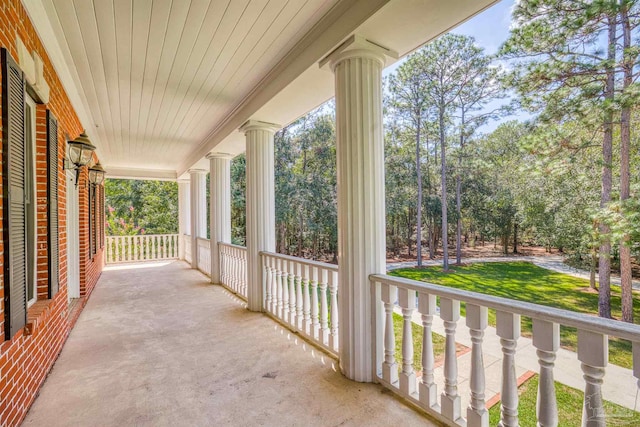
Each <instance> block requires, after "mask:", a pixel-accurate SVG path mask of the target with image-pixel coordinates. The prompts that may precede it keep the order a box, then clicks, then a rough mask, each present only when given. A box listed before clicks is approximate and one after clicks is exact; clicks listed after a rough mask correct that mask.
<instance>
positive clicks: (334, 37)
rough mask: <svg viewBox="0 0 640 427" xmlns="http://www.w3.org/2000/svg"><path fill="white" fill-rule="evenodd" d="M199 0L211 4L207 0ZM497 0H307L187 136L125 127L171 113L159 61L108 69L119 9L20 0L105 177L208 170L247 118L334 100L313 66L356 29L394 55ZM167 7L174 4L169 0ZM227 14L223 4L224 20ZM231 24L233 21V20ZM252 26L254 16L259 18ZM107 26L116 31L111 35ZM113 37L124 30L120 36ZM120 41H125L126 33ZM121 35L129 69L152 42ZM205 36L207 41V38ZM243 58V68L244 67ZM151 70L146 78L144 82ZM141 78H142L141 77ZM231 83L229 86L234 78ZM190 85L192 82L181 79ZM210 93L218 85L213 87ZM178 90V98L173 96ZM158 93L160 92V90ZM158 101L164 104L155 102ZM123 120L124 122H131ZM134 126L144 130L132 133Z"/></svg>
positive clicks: (181, 113) (170, 20)
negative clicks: (107, 13)
mask: <svg viewBox="0 0 640 427" xmlns="http://www.w3.org/2000/svg"><path fill="white" fill-rule="evenodd" d="M203 1H204V3H210V2H207V1H206V0H203ZM495 2H496V0H482V1H474V0H461V1H456V2H447V1H445V0H422V1H410V0H394V1H390V0H337V1H317V2H314V7H316V8H317V10H316V14H309V17H308V19H306V21H304V22H300V23H298V26H299V28H300V29H302V30H304V31H301V32H299V33H296V34H295V36H293V38H291V40H290V41H289V43H288V44H285V43H284V42H282V43H283V46H282V49H285V48H286V50H282V51H280V52H278V54H277V55H275V56H274V59H277V61H275V62H274V63H273V65H272V66H270V68H268V69H267V68H264V67H263V68H264V70H263V71H262V72H261V73H258V72H256V73H254V74H251V76H252V78H251V79H249V78H247V79H240V80H242V81H240V82H237V84H238V86H237V87H238V89H237V90H236V91H235V92H234V94H233V95H234V96H233V97H232V99H229V100H225V102H224V103H222V104H224V105H222V104H221V106H216V107H215V108H216V110H215V112H216V113H215V114H208V113H206V112H205V114H202V113H201V112H200V109H197V113H198V114H199V115H198V116H197V117H198V119H193V120H194V121H193V122H191V123H190V124H189V125H190V126H192V127H193V128H194V129H189V132H186V130H185V126H187V125H185V124H184V123H182V122H180V123H179V124H178V125H176V126H173V125H172V126H173V127H171V126H168V125H166V124H165V123H158V122H156V124H157V126H156V127H161V126H164V127H163V129H165V130H166V132H164V133H162V132H160V131H157V129H153V126H151V125H149V124H148V122H147V124H146V126H142V125H140V124H138V126H137V127H136V128H135V129H133V125H132V124H131V123H133V121H135V120H142V118H141V117H147V120H148V119H149V117H148V115H152V114H155V113H156V112H157V114H158V116H157V117H165V116H167V115H168V114H170V112H169V111H165V109H166V108H168V107H165V106H164V104H162V101H164V98H157V97H156V92H155V91H156V86H158V87H160V86H162V85H163V84H164V83H165V82H164V81H163V80H162V78H163V77H164V75H163V73H165V70H164V68H163V63H161V61H160V60H158V61H156V62H155V63H153V62H152V61H149V62H150V63H149V64H148V65H147V64H146V63H145V67H144V68H143V69H142V71H143V74H142V78H141V79H140V78H139V77H140V76H135V75H133V72H132V73H130V74H129V76H130V78H129V80H128V81H127V80H126V79H125V80H122V79H121V77H122V73H121V72H120V70H118V69H114V68H113V65H110V62H108V61H115V64H117V65H116V68H118V67H121V66H122V62H119V60H121V59H122V58H123V55H124V54H122V53H121V52H114V51H112V50H109V49H108V48H107V47H106V46H103V45H101V44H100V42H101V41H102V40H103V39H104V40H110V39H109V38H108V37H112V38H113V41H114V42H117V43H120V39H116V38H115V37H116V35H115V31H117V30H120V28H108V24H109V23H111V24H112V25H113V26H114V27H115V26H117V25H119V24H120V21H119V20H116V18H118V19H120V18H121V17H120V16H119V15H118V13H121V10H120V9H119V8H118V5H116V4H115V3H110V2H105V3H106V6H104V5H103V4H102V3H101V5H100V6H99V7H100V8H102V7H106V8H109V7H111V8H113V11H114V17H113V18H109V19H106V20H105V18H103V17H101V16H99V15H100V14H99V13H97V12H96V11H95V10H93V9H92V8H90V7H88V6H86V5H85V6H83V8H80V9H83V10H84V9H87V8H88V9H87V10H84V11H83V10H80V11H77V10H75V8H71V9H70V8H69V7H68V6H63V4H62V3H60V2H57V1H56V0H44V1H42V2H24V5H25V8H26V9H27V11H28V13H29V15H30V18H31V19H32V20H33V22H34V24H35V27H36V29H37V31H38V33H39V35H40V38H41V39H42V40H43V41H44V44H45V47H46V49H47V52H48V53H49V56H50V57H51V60H52V62H53V65H54V67H55V68H56V71H57V72H58V74H59V75H60V77H61V79H62V82H63V84H64V86H65V89H66V91H67V93H68V95H69V98H70V100H71V102H72V104H73V105H74V107H75V109H76V111H78V115H79V117H80V120H81V121H82V122H83V125H84V126H85V127H86V128H88V129H91V131H90V132H91V136H92V140H93V141H94V142H95V143H96V145H97V146H98V150H99V151H100V158H101V161H102V163H103V164H104V166H105V168H106V169H107V172H108V176H109V177H112V178H114V177H118V178H142V179H176V178H180V177H186V175H185V174H186V171H187V170H189V169H191V168H202V167H207V165H208V162H207V160H206V159H205V156H206V155H207V153H209V152H211V151H218V152H225V153H230V154H234V155H235V154H239V153H242V152H243V151H244V149H245V147H244V137H243V135H242V133H241V132H239V131H238V128H239V127H240V126H241V125H242V124H243V123H244V122H246V121H247V120H260V121H267V122H272V123H281V124H283V125H284V124H288V123H291V122H292V121H294V120H295V119H297V118H298V117H300V116H302V115H304V114H305V113H307V112H308V111H310V110H312V109H313V108H315V107H317V106H318V105H320V104H322V103H323V102H325V101H327V100H328V99H330V98H331V97H333V96H334V84H333V82H334V76H333V74H332V73H330V72H327V71H325V70H322V69H321V68H320V67H319V65H318V62H319V61H320V60H321V59H322V58H324V57H325V56H326V55H327V54H329V53H330V52H332V51H333V50H334V49H335V48H336V47H338V46H339V45H340V44H341V43H343V42H344V41H345V40H346V39H348V38H349V37H350V36H353V35H355V34H357V35H358V36H360V37H363V38H365V39H367V40H369V41H371V42H373V43H376V44H380V45H382V46H384V47H386V48H388V49H391V50H393V51H396V52H398V54H399V56H400V57H403V56H405V55H407V54H408V53H410V52H411V51H413V50H415V49H416V48H418V47H419V46H421V45H422V44H424V43H426V42H428V41H430V40H432V39H433V38H435V37H437V36H438V35H440V34H442V33H445V32H447V31H449V30H450V29H452V28H453V27H455V26H457V25H459V24H460V23H462V22H463V21H465V20H467V19H469V18H470V17H472V16H474V15H475V14H477V13H479V12H481V11H482V10H484V9H486V8H488V7H490V6H491V5H492V4H493V3H495ZM201 3H202V2H201ZM154 7H155V6H154ZM169 7H170V8H171V6H169ZM251 7H255V6H253V5H252V4H247V5H246V8H245V10H249V9H247V8H251ZM276 7H280V6H278V5H272V4H271V3H269V4H265V5H264V6H263V9H262V12H261V14H260V17H262V16H263V15H262V14H263V13H264V14H266V15H268V16H270V17H271V18H269V19H271V21H269V19H267V18H265V21H264V22H262V21H260V22H262V23H261V25H264V26H269V25H272V24H273V25H276V24H278V19H279V17H280V15H282V14H284V13H287V9H286V8H285V7H284V6H282V9H280V13H276V12H275V11H274V12H270V9H272V8H276ZM89 9H91V10H89ZM176 9H177V11H174V10H173V8H171V11H170V12H167V15H166V19H167V22H166V25H165V28H164V33H162V32H160V33H158V36H164V37H169V36H170V31H171V28H170V26H171V25H173V26H176V25H178V26H179V22H178V23H176V22H177V18H175V16H176V15H175V14H179V13H180V9H179V8H176ZM72 10H73V13H74V14H76V15H77V16H74V17H68V16H67V17H65V14H69V13H71V11H72ZM92 10H93V12H94V14H95V15H96V16H93V17H92V20H93V22H90V23H78V24H77V28H76V27H74V28H72V29H70V28H68V27H69V26H70V25H68V24H67V27H63V25H65V23H68V22H71V21H70V19H71V18H73V19H76V21H79V20H80V18H82V17H84V16H85V15H84V14H86V13H88V12H91V11H92ZM136 10H137V9H136ZM148 11H149V16H146V15H144V13H142V12H140V13H137V12H136V11H133V12H132V16H131V17H130V18H131V20H130V22H131V27H132V28H134V27H136V26H137V25H138V24H139V25H147V26H148V28H149V31H150V32H151V31H153V30H154V29H155V27H154V26H153V25H155V24H154V22H155V21H153V20H154V19H156V18H154V17H153V15H151V12H152V10H151V8H149V10H148ZM155 11H156V9H155V8H154V9H153V12H154V13H155ZM143 12H144V11H143ZM182 13H185V12H182ZM226 13H227V10H226V9H225V16H226ZM243 14H244V12H243ZM266 15H265V16H266ZM242 16H244V15H242ZM242 16H241V17H242ZM296 16H297V15H296ZM174 18H175V19H176V20H174ZM187 18H188V17H187ZM187 18H184V21H183V24H184V25H185V26H186V25H188V22H187ZM221 19H222V18H221ZM238 22H240V20H239V18H238ZM256 22H258V20H257V18H256ZM291 22H294V18H291ZM278 25H279V24H278ZM288 25H289V24H288ZM291 25H292V24H291ZM161 27H162V26H160V27H159V28H161ZM284 28H285V29H286V28H287V27H284ZM174 30H175V29H174ZM183 30H184V29H183ZM111 31H113V32H114V34H111ZM131 31H133V30H131ZM176 31H177V30H176ZM234 31H235V29H234ZM247 31H250V29H249V30H247ZM283 31H284V30H283ZM243 34H244V37H247V33H241V34H240V35H239V36H242V35H243ZM70 35H74V36H75V37H79V38H80V39H81V42H82V43H83V44H84V50H85V53H84V56H82V55H80V56H79V55H78V44H77V43H76V44H74V41H73V37H69V36H70ZM118 37H121V36H120V35H118ZM124 37H127V36H126V34H125V36H124ZM128 37H129V39H127V40H129V41H131V51H130V52H128V54H129V56H126V55H125V56H124V58H125V60H128V61H131V66H132V68H131V70H133V68H134V66H135V61H137V57H138V56H145V55H147V54H148V53H147V52H146V50H145V49H151V48H155V45H154V44H153V42H152V41H151V40H150V39H148V40H147V44H140V43H139V46H138V45H136V44H135V43H134V41H135V40H134V39H133V38H134V36H133V35H131V34H130V35H129V36H128ZM181 37H182V35H181ZM230 37H231V36H230ZM132 40H133V41H132ZM211 42H214V40H213V38H212V39H211ZM277 42H278V41H277V40H276V41H274V43H277ZM167 43H168V42H167ZM92 46H96V47H97V48H99V50H100V52H97V53H95V54H91V53H89V54H87V53H86V51H88V50H90V49H91V47H92ZM253 47H255V46H253ZM159 49H160V50H158V51H157V52H156V53H160V54H166V52H164V51H163V50H162V49H164V42H163V44H162V46H161V47H159ZM181 52H182V50H175V51H173V53H172V54H173V57H167V58H166V61H174V62H175V61H176V58H178V60H180V57H178V56H179V54H180V53H181ZM258 53H259V52H258ZM98 54H100V56H98ZM190 54H191V52H190V53H189V55H190ZM256 54H257V53H256ZM114 55H115V56H114ZM234 55H235V54H234ZM249 57H250V55H247V57H246V58H244V59H243V58H240V57H238V58H236V57H235V56H233V57H230V59H229V63H227V64H225V68H224V70H226V65H229V64H231V63H233V61H236V62H237V61H242V64H240V65H239V66H238V67H237V70H238V72H239V73H240V74H245V73H248V72H249V71H250V70H247V68H248V63H249V62H251V61H248V62H247V58H249ZM103 58H104V59H103ZM163 58H164V57H163ZM245 63H247V66H243V64H245ZM125 64H126V62H125ZM98 65H100V67H98ZM154 66H155V67H156V68H154ZM224 70H223V71H221V70H220V67H219V68H218V69H215V67H213V68H212V69H211V70H205V72H208V74H207V79H210V80H207V79H205V80H203V81H196V80H194V81H191V82H188V81H186V80H181V79H177V80H175V81H174V80H171V78H169V77H171V76H169V77H167V80H166V84H167V87H168V90H175V91H179V89H180V88H181V87H182V88H184V93H185V95H184V96H187V97H188V96H189V95H190V94H192V92H194V91H197V89H198V86H197V85H198V84H199V85H201V87H205V88H206V87H207V85H209V84H213V83H211V81H216V82H217V80H219V79H221V78H222V79H224V78H227V77H228V76H227V74H230V73H229V71H227V72H226V73H227V74H225V73H224ZM223 74H225V75H223ZM147 76H148V79H147ZM154 76H155V79H154V80H153V84H151V83H149V82H150V81H151V80H152V78H153V77H154ZM159 76H160V78H159ZM137 77H138V78H137ZM118 78H120V80H118ZM145 79H147V80H148V81H149V82H147V81H139V80H145ZM229 81H230V82H232V80H229ZM113 82H116V83H117V84H119V85H120V84H122V85H124V86H125V87H126V88H129V92H128V93H129V95H130V96H131V99H133V100H135V101H137V100H138V98H137V96H138V95H136V93H135V91H134V89H136V90H137V88H138V86H140V89H139V90H140V95H139V96H140V97H142V98H143V99H142V101H140V103H139V104H137V105H138V106H139V108H138V110H140V111H136V108H135V106H136V104H135V102H134V104H133V105H132V104H131V102H129V104H128V105H129V106H130V107H131V108H125V109H124V110H118V105H121V103H122V102H123V101H122V100H115V99H113V95H111V96H110V94H112V93H113V92H110V91H109V88H111V86H110V84H111V85H113V84H114V83H113ZM187 83H189V84H188V85H187ZM171 85H177V86H179V87H172V86H171ZM180 85H182V86H180ZM214 86H215V85H214ZM214 86H212V88H214ZM118 88H119V89H120V91H121V92H120V93H119V95H118V96H120V95H122V94H124V95H126V94H127V91H126V90H125V91H124V92H123V91H122V86H118ZM163 90H164V88H163ZM215 90H218V89H217V88H215ZM145 91H147V92H148V93H147V92H145ZM149 91H150V92H149ZM178 95H182V94H181V93H178ZM207 95H209V93H207ZM218 95H220V96H222V95H223V94H222V92H220V93H218ZM157 96H158V97H159V96H160V94H158V95H157ZM164 96H165V95H164V92H162V97H164ZM167 96H168V95H167ZM218 98H219V96H216V98H215V99H214V98H212V97H211V96H209V97H207V96H203V97H201V98H197V99H196V97H195V96H194V100H196V102H202V103H203V105H206V104H207V103H211V104H215V103H216V102H220V101H219V100H218ZM158 99H160V101H158ZM101 101H103V102H101ZM156 102H159V103H160V104H161V105H156ZM106 104H110V105H106ZM171 108H173V107H171ZM174 110H175V109H174ZM187 110H188V111H187ZM114 111H118V113H119V117H118V116H117V115H116V114H113V112H114ZM193 111H196V110H194V107H192V105H191V104H189V103H188V102H187V103H186V105H183V103H181V104H180V109H179V110H178V112H177V117H187V116H189V118H191V116H190V114H192V112H193ZM203 111H204V110H203ZM206 111H209V110H206ZM172 113H173V110H172ZM163 114H164V116H163ZM145 115H147V116H145ZM170 118H172V117H170ZM127 124H129V127H128V128H127V126H126V125H127ZM180 126H181V127H180ZM187 127H188V126H187ZM195 128H197V129H195ZM138 129H141V131H140V132H138ZM134 130H135V132H134ZM180 132H182V134H180ZM172 135H173V137H172ZM141 153H142V154H141ZM149 153H151V154H149Z"/></svg>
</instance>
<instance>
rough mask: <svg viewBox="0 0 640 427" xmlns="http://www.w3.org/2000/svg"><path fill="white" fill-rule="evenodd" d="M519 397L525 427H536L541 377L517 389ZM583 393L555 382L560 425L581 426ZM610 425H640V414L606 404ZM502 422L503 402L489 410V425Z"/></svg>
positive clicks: (520, 412)
mask: <svg viewBox="0 0 640 427" xmlns="http://www.w3.org/2000/svg"><path fill="white" fill-rule="evenodd" d="M518 395H519V397H520V400H519V404H518V415H519V419H520V425H521V426H522V427H529V426H531V427H535V425H536V399H537V395H538V376H537V375H534V376H533V377H531V379H529V380H528V381H525V382H524V383H523V384H522V385H521V386H520V387H519V388H518ZM583 396H584V393H583V392H582V391H580V390H576V389H575V388H571V387H568V386H565V385H563V384H560V383H556V399H557V401H558V421H559V423H558V426H559V427H565V426H566V427H573V426H579V425H580V424H581V420H582V399H583ZM604 408H605V413H606V414H607V417H606V419H607V425H609V426H638V425H640V412H635V411H632V410H631V409H627V408H624V407H622V406H619V405H616V404H614V403H611V402H605V404H604ZM499 421H500V403H496V404H495V405H494V406H492V407H491V409H489V425H492V426H495V425H498V422H499Z"/></svg>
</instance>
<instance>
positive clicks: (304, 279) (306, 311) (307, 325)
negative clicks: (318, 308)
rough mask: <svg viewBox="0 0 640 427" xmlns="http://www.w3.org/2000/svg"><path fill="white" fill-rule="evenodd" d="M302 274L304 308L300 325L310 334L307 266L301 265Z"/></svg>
mask: <svg viewBox="0 0 640 427" xmlns="http://www.w3.org/2000/svg"><path fill="white" fill-rule="evenodd" d="M303 268H304V269H303V276H302V285H303V287H304V308H303V315H304V320H303V322H302V326H303V327H304V332H305V333H307V334H310V333H311V332H310V331H311V294H310V289H309V286H310V281H309V266H308V265H306V264H305V265H304V267H303Z"/></svg>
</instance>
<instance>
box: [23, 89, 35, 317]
mask: <svg viewBox="0 0 640 427" xmlns="http://www.w3.org/2000/svg"><path fill="white" fill-rule="evenodd" d="M24 119H25V134H24V137H25V138H24V149H25V177H24V179H25V183H24V187H25V188H24V203H25V215H26V228H27V242H26V256H27V307H30V306H31V305H32V304H33V303H34V302H36V300H37V299H38V271H37V267H38V262H37V258H36V257H37V251H36V248H37V244H38V242H37V239H38V236H37V233H36V230H37V224H36V221H37V217H36V215H37V212H38V206H37V200H38V198H37V197H36V156H35V152H36V103H35V101H34V100H33V99H31V97H30V96H29V95H25V103H24Z"/></svg>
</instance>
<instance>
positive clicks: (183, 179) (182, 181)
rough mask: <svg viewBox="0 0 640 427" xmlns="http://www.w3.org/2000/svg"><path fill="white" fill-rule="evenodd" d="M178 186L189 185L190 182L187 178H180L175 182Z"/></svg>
mask: <svg viewBox="0 0 640 427" xmlns="http://www.w3.org/2000/svg"><path fill="white" fill-rule="evenodd" d="M176 181H177V182H178V184H189V183H190V182H191V180H190V179H189V178H181V179H177V180H176Z"/></svg>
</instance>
